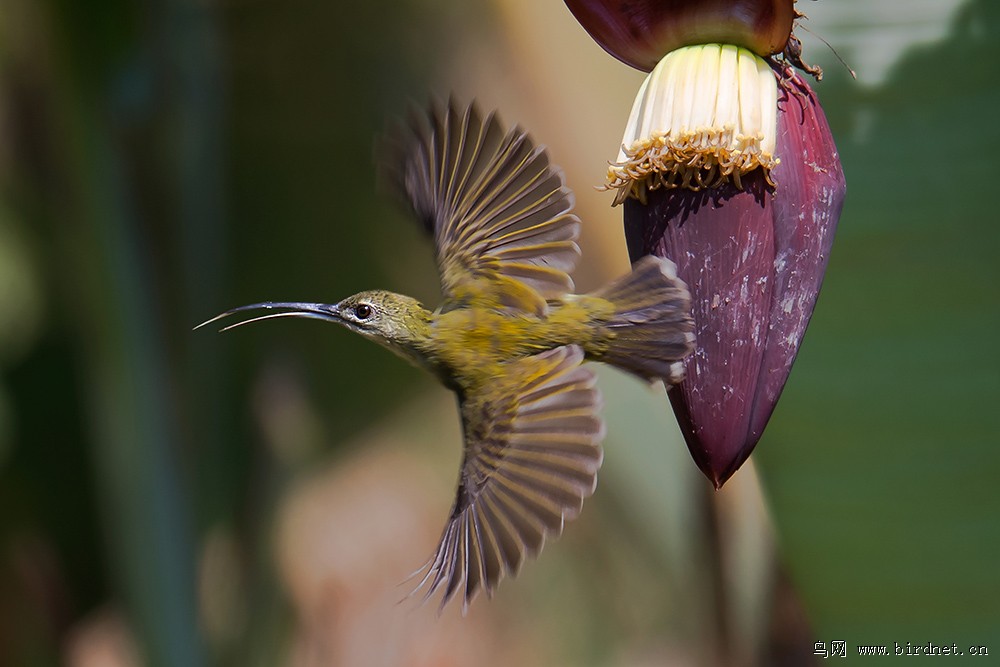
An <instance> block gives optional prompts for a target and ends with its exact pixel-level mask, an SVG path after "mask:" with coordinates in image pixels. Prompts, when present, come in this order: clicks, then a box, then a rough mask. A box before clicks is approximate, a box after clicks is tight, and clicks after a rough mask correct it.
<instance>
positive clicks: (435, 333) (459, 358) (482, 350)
mask: <svg viewBox="0 0 1000 667" xmlns="http://www.w3.org/2000/svg"><path fill="white" fill-rule="evenodd" d="M550 305H551V308H550V309H549V312H548V313H547V314H546V315H545V316H535V315H530V314H526V313H521V312H511V311H503V310H496V309H491V308H458V309H455V310H451V311H448V312H445V313H440V314H436V315H435V316H434V318H433V320H432V322H431V332H430V339H431V340H430V343H431V344H430V349H429V350H428V356H429V358H430V359H429V360H430V361H431V366H432V369H433V370H434V371H435V372H436V373H437V374H438V375H439V376H440V377H441V378H442V379H443V380H444V381H445V383H446V384H452V385H455V386H458V387H461V388H468V387H470V386H473V385H476V384H479V383H481V382H484V381H488V380H489V378H491V377H495V376H496V375H497V374H498V373H499V372H500V370H501V366H502V365H503V364H505V363H506V362H509V361H512V360H514V359H519V358H521V357H525V356H529V355H533V354H538V353H539V352H543V351H545V350H549V349H552V348H554V347H559V346H560V345H570V344H577V345H581V346H582V347H583V348H584V350H585V351H587V352H590V353H593V352H594V351H595V350H596V348H598V347H600V345H601V343H602V339H603V338H604V335H602V334H603V332H602V331H601V330H600V323H601V321H603V320H604V319H605V317H606V316H607V315H609V314H610V312H613V306H611V304H609V303H608V302H606V301H604V300H603V299H595V298H592V297H574V298H573V299H572V300H567V301H560V302H557V303H553V304H550ZM604 311H609V312H607V313H605V312H604Z"/></svg>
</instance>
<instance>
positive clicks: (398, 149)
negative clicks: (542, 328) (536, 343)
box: [384, 101, 580, 314]
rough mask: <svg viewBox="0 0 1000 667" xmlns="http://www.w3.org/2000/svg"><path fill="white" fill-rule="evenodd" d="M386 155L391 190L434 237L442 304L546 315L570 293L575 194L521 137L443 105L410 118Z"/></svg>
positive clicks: (469, 111)
mask: <svg viewBox="0 0 1000 667" xmlns="http://www.w3.org/2000/svg"><path fill="white" fill-rule="evenodd" d="M384 154H385V155H386V156H387V161H386V166H387V167H388V169H387V180H388V182H389V184H390V186H391V187H392V188H393V190H395V192H396V193H397V195H398V196H399V197H400V198H401V199H403V200H404V201H406V202H407V203H408V204H409V206H410V207H411V208H412V210H413V211H414V213H415V214H416V216H417V218H418V219H419V220H420V221H421V223H422V224H423V226H424V228H425V229H426V230H427V231H428V232H429V233H430V234H432V235H433V237H434V242H435V246H436V249H437V261H438V269H439V270H440V272H441V287H442V289H443V291H444V295H445V299H446V301H450V302H451V304H452V305H476V304H482V305H487V306H494V307H496V306H499V307H506V308H513V309H518V310H523V311H525V312H531V313H536V314H543V313H544V312H545V310H546V300H547V299H553V298H556V297H558V296H561V295H562V294H565V293H566V292H571V291H572V290H573V281H572V279H571V278H570V277H569V274H570V273H571V272H572V271H573V269H574V267H575V266H576V262H577V260H578V259H579V256H580V249H579V247H578V246H577V244H576V239H577V236H578V235H579V220H578V219H577V217H576V216H575V215H573V214H572V213H570V211H571V209H572V208H573V193H572V192H571V191H570V190H569V189H568V188H566V187H565V185H564V183H563V175H562V172H561V171H560V170H559V169H558V168H557V167H555V166H553V165H551V164H549V159H548V155H547V153H546V151H545V149H544V147H541V146H537V147H536V146H535V145H534V143H533V142H532V140H531V138H530V137H529V136H528V135H527V133H525V132H524V131H522V130H520V129H519V128H516V127H515V128H513V129H511V130H510V131H505V130H504V128H503V125H502V124H501V122H500V120H499V119H498V118H497V117H496V116H495V115H494V114H492V113H491V114H489V115H488V116H486V118H485V119H484V118H483V117H482V116H481V114H480V113H479V111H478V109H477V108H476V107H475V105H470V106H469V107H468V108H466V109H465V110H464V111H463V110H460V109H459V108H458V107H456V105H455V103H454V102H453V101H449V102H448V104H446V105H442V104H434V105H432V107H431V109H430V110H429V112H427V113H426V114H423V113H413V114H411V116H410V119H409V123H408V125H407V126H406V127H405V128H402V129H399V130H397V131H396V132H395V133H394V134H392V135H390V140H389V142H388V143H387V150H385V151H384Z"/></svg>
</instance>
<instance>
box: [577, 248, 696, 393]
mask: <svg viewBox="0 0 1000 667" xmlns="http://www.w3.org/2000/svg"><path fill="white" fill-rule="evenodd" d="M593 296H596V297H600V298H602V299H605V300H607V301H610V302H611V303H613V304H614V305H615V314H614V316H612V318H611V319H610V320H608V321H607V322H605V323H604V326H605V327H606V328H607V330H608V339H607V341H606V342H607V344H608V347H607V349H606V351H604V352H603V354H601V355H600V361H603V362H605V363H609V364H611V365H613V366H617V367H618V368H621V369H622V370H625V371H628V372H630V373H633V374H634V375H638V376H639V377H641V378H643V379H645V380H647V381H650V382H653V381H655V380H659V379H662V380H663V382H664V383H665V384H667V385H668V386H669V385H672V384H677V383H678V382H680V381H681V380H683V379H684V361H683V360H684V358H685V357H687V356H688V355H689V354H690V353H691V351H692V350H694V320H693V319H692V318H691V295H690V293H689V292H688V288H687V285H685V284H684V281H682V280H681V279H680V278H678V277H677V267H676V266H675V265H674V263H673V262H671V261H670V260H668V259H664V258H662V257H653V256H651V255H650V256H647V257H643V258H642V259H640V260H639V261H637V262H636V263H635V264H634V265H633V266H632V273H630V274H628V275H625V276H622V277H621V278H619V279H617V280H615V281H613V282H611V283H610V284H608V285H606V286H605V287H603V288H601V289H600V290H598V291H596V292H594V293H593Z"/></svg>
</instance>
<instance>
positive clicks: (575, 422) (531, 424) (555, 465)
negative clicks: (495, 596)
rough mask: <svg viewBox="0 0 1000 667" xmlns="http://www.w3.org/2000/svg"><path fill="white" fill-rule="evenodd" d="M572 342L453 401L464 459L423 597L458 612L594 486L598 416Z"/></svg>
mask: <svg viewBox="0 0 1000 667" xmlns="http://www.w3.org/2000/svg"><path fill="white" fill-rule="evenodd" d="M582 362H583V352H582V350H581V349H580V348H579V347H577V346H575V345H574V346H566V347H560V348H556V349H554V350H549V351H547V352H543V353H541V354H538V355H535V356H533V357H527V358H524V359H519V360H517V361H513V362H510V363H509V364H507V365H506V366H505V367H504V373H503V374H502V375H501V376H500V377H498V378H496V379H495V380H494V381H492V382H491V383H490V385H489V386H488V387H486V388H484V389H483V390H481V391H479V392H475V393H472V394H470V395H468V396H466V397H465V400H464V401H463V402H462V404H461V411H462V424H463V427H464V431H465V456H464V460H463V463H462V470H461V474H460V477H459V487H458V496H457V498H456V500H455V505H454V507H453V508H452V512H451V516H450V519H449V521H448V525H447V527H446V528H445V530H444V533H443V535H442V536H441V542H440V544H439V546H438V548H437V551H436V552H435V553H434V555H433V556H432V557H431V558H430V559H429V560H428V562H427V563H426V564H425V565H424V567H423V568H421V570H420V572H424V570H426V572H424V576H423V578H422V580H421V582H420V584H419V585H418V586H417V589H418V590H419V589H420V588H422V587H424V586H426V587H427V591H426V594H425V596H424V599H425V600H426V599H428V598H430V597H431V596H432V595H434V593H435V592H438V591H442V592H443V595H442V600H441V606H442V608H443V607H444V605H445V604H447V603H448V601H449V600H451V599H452V598H454V597H455V596H460V597H461V598H462V601H463V610H464V609H466V608H467V607H468V605H469V603H470V602H471V601H472V600H473V598H474V597H475V596H476V594H477V593H478V592H479V591H480V590H485V591H486V594H487V595H492V593H493V591H494V590H495V589H496V587H497V584H498V583H499V582H500V580H501V579H503V577H504V576H505V575H507V574H511V575H513V574H516V573H517V571H518V569H519V568H520V566H521V564H522V563H523V562H524V561H525V559H526V558H528V557H531V556H535V555H536V554H537V553H538V552H539V551H540V550H541V548H542V545H543V543H544V541H545V538H546V537H547V536H550V535H559V534H560V533H561V532H562V528H563V524H564V522H565V521H567V520H569V519H573V518H574V517H576V515H577V514H579V512H580V509H581V508H582V506H583V501H584V499H585V498H587V497H589V496H590V495H591V494H592V493H593V492H594V488H595V487H596V485H597V471H598V469H599V468H600V466H601V461H602V459H603V452H602V450H601V446H600V443H601V440H602V439H603V437H604V423H603V421H602V420H601V418H600V416H599V414H598V413H599V411H600V406H601V396H600V392H599V391H598V390H597V388H596V386H595V381H596V378H595V376H594V374H593V373H592V372H591V371H590V370H589V369H586V368H583V367H581V366H580V364H581V363H582Z"/></svg>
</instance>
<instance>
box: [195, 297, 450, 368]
mask: <svg viewBox="0 0 1000 667" xmlns="http://www.w3.org/2000/svg"><path fill="white" fill-rule="evenodd" d="M261 310H270V311H274V312H270V313H267V314H265V315H257V316H256V317H251V318H249V319H245V320H242V321H239V322H235V323H233V324H229V325H227V326H225V327H223V328H222V329H221V331H228V330H229V329H235V328H236V327H240V326H243V325H244V324H250V323H251V322H259V321H261V320H269V319H274V318H276V317H303V318H309V319H315V320H323V321H326V322H336V323H337V324H340V325H343V326H345V327H347V328H348V329H350V330H351V331H354V332H356V333H359V334H361V335H362V336H364V337H365V338H369V339H371V340H374V341H375V342H377V343H379V344H381V345H383V346H385V347H387V348H389V349H390V350H392V351H393V352H396V353H397V354H399V355H401V356H403V357H404V358H407V359H413V358H414V356H415V354H416V352H417V348H418V347H419V342H420V340H422V338H423V337H425V336H426V335H427V331H428V327H429V323H430V312H429V311H428V310H427V309H426V308H424V307H423V305H421V303H420V302H419V301H417V300H416V299H414V298H412V297H408V296H406V295H404V294H396V293H395V292H387V291H385V290H370V291H366V292H358V293H357V294H355V295H353V296H349V297H347V298H346V299H344V300H343V301H341V302H339V303H333V304H327V303H308V302H301V301H265V302H263V303H253V304H250V305H248V306H240V307H239V308H233V309H232V310H227V311H226V312H224V313H221V314H219V315H216V316H215V317H213V318H212V319H210V320H208V321H206V322H203V323H201V324H199V325H198V326H197V327H195V328H196V329H197V328H200V327H203V326H205V325H208V324H211V323H213V322H217V321H219V320H221V319H223V318H225V317H229V316H230V315H235V314H237V313H245V312H252V311H261Z"/></svg>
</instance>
